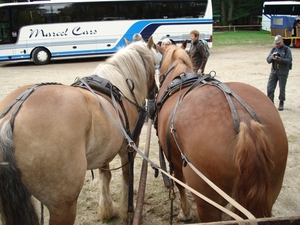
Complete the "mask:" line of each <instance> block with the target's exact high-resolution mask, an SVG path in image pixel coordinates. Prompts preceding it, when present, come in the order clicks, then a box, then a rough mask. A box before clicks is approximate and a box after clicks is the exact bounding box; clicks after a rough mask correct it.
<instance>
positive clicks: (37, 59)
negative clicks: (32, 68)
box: [32, 48, 51, 65]
mask: <svg viewBox="0 0 300 225" xmlns="http://www.w3.org/2000/svg"><path fill="white" fill-rule="evenodd" d="M50 57H51V56H50V52H49V51H48V50H47V49H45V48H36V49H34V51H33V53H32V59H33V62H34V63H35V64H37V65H45V64H48V63H49V62H50Z"/></svg>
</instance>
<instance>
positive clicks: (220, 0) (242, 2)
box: [212, 0, 264, 25]
mask: <svg viewBox="0 0 300 225" xmlns="http://www.w3.org/2000/svg"><path fill="white" fill-rule="evenodd" d="M263 3H264V0H251V1H249V0H212V4H213V13H214V14H220V15H221V24H222V25H227V24H251V23H252V20H253V18H254V17H257V16H261V14H262V6H263ZM231 4H233V6H234V7H233V9H232V8H231V7H230V5H231ZM222 7H223V9H222ZM231 10H232V12H231ZM222 12H223V13H222ZM224 13H225V15H222V14H224ZM231 13H232V17H231V18H230V15H231ZM224 18H225V19H224ZM224 20H225V21H224Z"/></svg>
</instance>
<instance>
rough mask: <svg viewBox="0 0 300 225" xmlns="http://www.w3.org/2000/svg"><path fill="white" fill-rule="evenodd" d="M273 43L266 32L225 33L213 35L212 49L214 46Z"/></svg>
mask: <svg viewBox="0 0 300 225" xmlns="http://www.w3.org/2000/svg"><path fill="white" fill-rule="evenodd" d="M272 43H273V40H272V39H271V35H270V32H268V31H236V32H233V31H226V32H215V33H213V47H215V46H246V45H254V46H257V45H259V46H262V45H270V44H272Z"/></svg>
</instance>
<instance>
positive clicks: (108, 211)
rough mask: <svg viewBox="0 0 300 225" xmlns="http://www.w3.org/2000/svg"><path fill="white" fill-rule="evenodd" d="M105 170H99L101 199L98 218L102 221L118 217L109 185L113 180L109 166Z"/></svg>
mask: <svg viewBox="0 0 300 225" xmlns="http://www.w3.org/2000/svg"><path fill="white" fill-rule="evenodd" d="M103 168H104V170H101V169H99V183H100V197H99V208H98V216H99V218H100V219H110V218H112V217H114V216H116V215H117V213H116V209H115V208H114V206H113V202H112V199H111V196H110V191H109V183H110V180H111V172H110V170H109V165H106V166H104V167H103Z"/></svg>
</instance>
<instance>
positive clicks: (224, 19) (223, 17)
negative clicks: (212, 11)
mask: <svg viewBox="0 0 300 225" xmlns="http://www.w3.org/2000/svg"><path fill="white" fill-rule="evenodd" d="M224 1H225V0H220V4H221V23H222V25H223V26H226V25H227V16H226V11H225V10H226V9H225V2H224Z"/></svg>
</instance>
